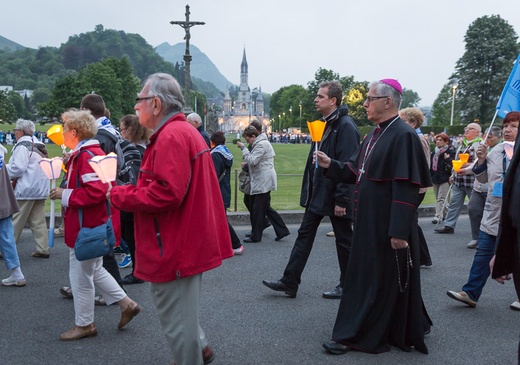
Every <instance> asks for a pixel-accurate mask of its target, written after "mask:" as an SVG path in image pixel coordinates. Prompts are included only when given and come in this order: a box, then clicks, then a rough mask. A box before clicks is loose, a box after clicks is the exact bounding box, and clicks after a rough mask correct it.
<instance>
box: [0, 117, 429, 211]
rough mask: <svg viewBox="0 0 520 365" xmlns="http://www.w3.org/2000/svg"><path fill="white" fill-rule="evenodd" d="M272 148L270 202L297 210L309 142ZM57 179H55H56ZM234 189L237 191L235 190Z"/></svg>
mask: <svg viewBox="0 0 520 365" xmlns="http://www.w3.org/2000/svg"><path fill="white" fill-rule="evenodd" d="M49 127H50V124H47V125H44V126H41V125H40V124H36V129H37V130H39V131H47V130H48V129H49ZM13 128H14V125H12V124H11V125H7V124H0V129H2V130H3V131H4V132H5V131H6V130H8V129H11V130H12V129H13ZM231 138H233V137H232V136H229V139H228V141H229V142H228V143H227V147H228V149H229V150H230V151H231V153H233V156H234V162H233V167H232V174H231V191H232V200H231V208H230V210H232V211H234V206H235V200H236V203H237V211H246V207H245V206H244V203H243V201H242V200H243V194H242V193H241V192H240V191H239V190H238V189H236V190H235V184H236V181H238V173H239V172H240V163H241V161H242V153H241V151H240V149H239V148H238V147H237V146H236V145H234V144H232V143H231V142H230V141H231ZM5 147H7V149H8V150H9V153H8V154H7V155H6V157H5V161H9V157H10V152H11V149H12V146H5ZM273 148H274V150H275V152H276V157H275V168H276V173H277V175H278V190H277V191H274V192H272V193H271V206H272V207H273V208H274V209H276V210H298V209H303V208H302V207H301V206H300V190H301V184H302V177H303V170H304V167H305V161H306V160H307V155H308V153H309V149H310V145H308V144H302V145H300V144H278V143H275V144H273ZM47 150H48V151H49V157H56V156H61V148H60V147H59V146H56V145H55V144H54V143H50V144H48V145H47ZM59 182H60V180H58V183H59ZM235 191H236V194H237V195H236V194H235ZM432 204H435V198H434V196H433V191H432V189H428V191H427V192H426V196H425V198H424V201H423V203H422V205H432ZM49 207H50V204H47V211H48V210H49ZM59 209H60V208H59V204H57V206H56V211H57V212H59Z"/></svg>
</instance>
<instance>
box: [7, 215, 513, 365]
mask: <svg viewBox="0 0 520 365" xmlns="http://www.w3.org/2000/svg"><path fill="white" fill-rule="evenodd" d="M420 222H421V225H422V227H423V229H424V232H425V235H426V238H427V240H428V242H429V245H430V251H431V254H432V258H433V261H434V266H433V268H431V269H422V271H421V273H422V281H423V296H424V300H425V303H426V306H427V308H428V310H429V312H430V315H431V317H432V319H433V321H434V327H433V330H432V332H431V334H430V335H429V337H428V339H427V341H426V342H427V345H428V347H429V350H430V354H429V355H423V354H421V353H419V352H417V351H412V352H410V353H406V352H403V351H401V350H399V349H395V348H394V349H392V351H390V352H388V353H384V354H380V355H370V354H364V353H359V352H351V353H349V354H346V355H343V356H332V355H327V354H325V353H324V351H323V350H322V348H321V344H322V342H323V341H325V340H327V339H328V338H329V337H330V334H331V329H332V325H333V323H334V318H335V316H336V311H337V307H338V303H339V302H338V301H336V300H326V299H322V298H321V292H322V291H323V290H324V289H330V288H332V287H333V286H335V285H336V284H337V283H336V280H337V277H338V276H339V272H338V265H337V262H336V257H335V247H334V241H333V239H331V238H327V237H326V236H325V233H326V232H328V231H329V230H330V225H329V224H324V225H323V226H322V227H321V229H320V231H319V233H318V239H317V241H316V244H315V247H314V251H313V253H312V255H311V257H310V259H309V262H308V264H307V268H306V271H305V272H304V275H303V282H302V284H301V286H300V290H299V292H298V297H297V298H296V299H289V298H286V297H285V296H283V295H282V294H278V293H274V292H271V291H270V290H268V289H267V288H265V287H264V286H263V285H262V284H261V281H262V279H273V280H274V279H278V278H279V277H280V276H281V274H282V271H283V268H284V267H285V264H286V262H287V259H288V256H289V253H290V250H291V247H292V244H293V242H294V239H295V236H296V230H297V228H298V227H297V226H296V225H291V226H290V229H291V232H292V234H291V236H289V237H288V238H287V239H285V240H283V241H282V242H275V241H274V237H275V235H274V232H273V231H272V229H271V230H268V231H267V232H266V235H265V237H264V240H263V241H262V242H261V243H256V244H249V245H247V246H245V247H246V252H245V254H244V255H243V256H239V257H235V258H232V259H229V260H227V261H226V262H225V263H224V265H223V266H222V267H220V268H218V269H216V270H213V271H212V272H209V273H206V274H205V275H204V279H203V280H204V285H203V300H202V323H203V327H204V329H205V331H206V333H207V335H208V337H209V340H210V342H211V345H212V346H213V348H214V349H215V351H216V353H217V357H216V359H215V361H214V364H215V365H224V364H225V365H235V364H236V365H238V364H240V365H248V364H250V365H259V364H283V365H286V364H288V365H292V364H295V365H296V364H377V365H381V364H436V365H438V364H457V365H459V364H472V365H477V364H515V363H516V362H515V359H516V347H517V344H518V334H519V326H518V323H519V319H520V312H514V311H512V310H510V309H509V304H510V303H511V302H512V300H514V299H515V294H514V289H513V286H512V283H508V284H507V285H505V286H500V285H499V284H497V283H496V282H494V281H492V282H491V281H490V282H488V285H487V286H486V288H485V290H484V293H483V295H482V298H481V300H480V302H479V305H478V307H477V308H475V309H471V308H469V307H466V306H464V305H462V304H460V305H459V303H457V302H455V301H453V300H451V299H450V298H448V297H447V296H446V290H447V289H453V290H458V289H460V287H461V286H462V285H463V284H464V282H465V280H466V279H467V274H468V270H469V267H470V264H471V260H472V258H473V254H474V252H475V251H474V250H469V249H467V248H466V247H465V245H466V242H467V241H468V240H469V222H468V218H467V216H461V218H460V220H459V224H458V226H457V228H456V232H455V234H453V235H438V234H433V228H434V226H433V225H432V224H431V223H430V218H421V220H420ZM247 230H248V228H247V227H237V233H238V234H239V235H240V236H243V234H244V233H245V232H246V231H247ZM33 248H34V241H33V238H32V236H31V233H30V231H28V230H25V231H24V234H23V236H22V240H21V242H20V244H19V253H20V257H21V262H22V265H23V266H22V269H23V271H24V273H25V275H26V277H27V282H28V284H27V286H26V287H24V288H7V287H0V308H1V309H0V329H1V330H0V364H1V365H31V364H53V365H62V364H63V365H65V364H66V365H75V364H78V365H79V364H121V365H133V364H158V365H167V364H170V362H171V361H172V358H171V355H170V353H169V350H168V349H167V347H166V342H165V340H164V338H163V335H162V331H161V328H160V325H159V322H158V320H157V317H156V312H155V309H154V306H153V304H152V302H151V299H150V295H149V292H148V284H140V285H132V286H128V288H127V290H128V293H129V295H130V296H131V297H132V298H134V299H135V300H136V301H138V302H139V303H140V304H141V305H142V307H143V308H144V310H143V312H142V313H141V314H140V315H139V316H138V317H136V318H135V319H134V321H132V322H131V323H130V324H129V325H128V327H127V328H125V329H124V330H122V331H118V330H117V323H118V321H119V309H118V308H117V307H114V306H111V307H96V324H97V328H98V336H97V337H95V338H89V339H83V340H80V341H76V342H72V343H66V342H60V341H58V335H59V334H60V333H61V332H64V331H66V330H68V329H70V328H71V327H72V325H73V319H74V309H73V304H72V301H71V300H67V299H64V298H62V297H61V295H60V294H59V292H58V290H59V288H60V287H61V286H63V285H66V284H67V283H68V274H67V273H68V260H67V255H68V253H67V249H66V248H65V246H64V245H63V242H62V240H61V239H57V242H56V247H55V248H54V249H53V251H52V255H51V258H50V259H48V260H45V259H35V258H32V257H31V252H32V250H33ZM122 273H123V275H126V274H127V273H128V269H124V270H122ZM0 275H2V277H5V276H6V271H5V267H4V266H3V265H2V269H1V270H0Z"/></svg>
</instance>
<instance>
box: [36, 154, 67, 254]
mask: <svg viewBox="0 0 520 365" xmlns="http://www.w3.org/2000/svg"><path fill="white" fill-rule="evenodd" d="M38 163H39V164H40V167H41V169H42V170H43V172H44V173H45V175H46V176H47V177H48V178H49V180H50V181H51V189H54V188H55V187H56V179H58V178H59V177H60V174H61V167H62V166H63V159H62V158H61V157H54V158H50V159H49V158H42V159H41V161H39V162H38ZM55 210H56V202H55V201H54V200H53V199H51V212H50V213H51V215H50V219H49V247H54V217H55ZM62 219H63V217H62Z"/></svg>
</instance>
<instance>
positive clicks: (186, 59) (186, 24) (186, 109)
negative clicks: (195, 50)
mask: <svg viewBox="0 0 520 365" xmlns="http://www.w3.org/2000/svg"><path fill="white" fill-rule="evenodd" d="M170 24H173V25H180V26H181V27H183V28H184V31H185V32H186V35H185V36H184V39H185V40H186V52H185V53H184V70H185V80H184V103H185V107H184V110H183V111H184V114H186V115H187V114H189V113H191V112H192V110H191V106H190V92H191V76H190V62H191V55H190V38H191V35H190V28H191V27H193V26H194V25H204V24H206V23H204V22H193V21H190V6H189V5H186V20H183V21H171V22H170Z"/></svg>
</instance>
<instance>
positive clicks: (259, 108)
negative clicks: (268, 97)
mask: <svg viewBox="0 0 520 365" xmlns="http://www.w3.org/2000/svg"><path fill="white" fill-rule="evenodd" d="M256 115H260V116H264V98H263V96H262V86H260V88H259V89H258V95H257V96H256Z"/></svg>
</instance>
